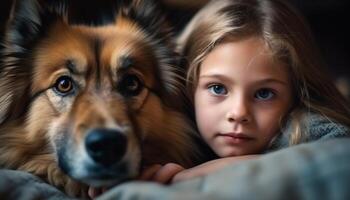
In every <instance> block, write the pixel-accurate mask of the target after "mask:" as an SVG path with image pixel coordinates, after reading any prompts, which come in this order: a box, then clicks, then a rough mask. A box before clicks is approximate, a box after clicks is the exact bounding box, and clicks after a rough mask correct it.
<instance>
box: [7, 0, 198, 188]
mask: <svg viewBox="0 0 350 200" xmlns="http://www.w3.org/2000/svg"><path fill="white" fill-rule="evenodd" d="M69 2H71V3H69ZM76 2H78V1H66V2H65V1H41V0H20V1H18V2H17V4H16V5H15V6H14V8H13V12H12V15H11V19H10V21H9V23H8V28H7V32H6V35H5V39H6V40H5V48H4V52H3V64H2V65H1V74H0V81H1V83H0V123H1V126H0V140H1V141H0V143H1V144H0V146H1V147H0V148H2V149H1V150H2V152H5V153H2V154H3V155H1V156H0V164H1V165H3V166H8V167H12V168H18V169H23V170H26V171H30V172H33V173H37V174H39V175H40V176H44V177H46V178H48V179H49V181H50V182H53V183H54V184H55V181H57V180H54V179H55V177H52V176H54V175H52V174H51V175H50V170H51V171H55V170H53V169H56V166H59V167H60V169H61V170H63V171H64V172H65V173H66V174H67V175H68V176H70V177H72V178H73V179H75V180H78V181H81V182H84V183H86V184H89V185H93V186H101V185H109V184H114V183H115V182H118V181H121V180H124V179H128V178H132V177H135V176H136V175H137V174H138V173H139V169H140V166H141V165H142V164H141V163H143V164H145V165H147V164H152V163H165V162H178V163H180V164H182V165H186V166H189V165H191V159H193V157H192V155H193V154H195V152H196V150H195V145H194V143H193V142H192V139H191V137H193V131H192V129H191V127H190V126H189V125H188V122H187V120H186V117H184V115H183V114H182V113H181V112H179V110H180V108H181V102H183V98H182V94H183V91H182V90H183V83H182V81H183V74H182V72H181V70H180V68H178V67H177V66H176V64H177V63H176V62H177V61H176V55H175V54H174V53H173V51H172V50H171V48H172V44H171V42H170V36H169V29H168V28H167V26H166V24H165V22H164V18H163V16H162V15H160V14H159V10H158V8H157V5H156V4H155V2H153V1H150V0H145V1H142V0H135V1H125V2H121V1H115V2H113V1H111V2H110V4H108V5H100V4H98V5H97V4H96V5H94V4H93V3H92V2H99V1H82V4H81V5H79V4H77V3H76ZM107 2H109V1H107ZM84 4H88V5H84ZM79 6H80V8H78V7H79ZM75 7H77V9H80V12H78V11H77V10H75V9H74V8H75ZM91 8H93V9H94V10H92V9H91ZM84 9H85V10H84ZM89 9H90V10H89ZM82 10H83V11H84V12H86V13H88V12H89V11H91V13H94V14H91V13H90V14H91V15H89V14H86V16H85V17H82V16H84V15H83V14H82V13H81V12H83V11H82ZM93 11H94V12H93ZM84 12H83V13H84ZM38 168H40V170H39V169H38ZM57 169H58V167H57ZM47 176H49V177H47ZM51 179H53V180H51Z"/></svg>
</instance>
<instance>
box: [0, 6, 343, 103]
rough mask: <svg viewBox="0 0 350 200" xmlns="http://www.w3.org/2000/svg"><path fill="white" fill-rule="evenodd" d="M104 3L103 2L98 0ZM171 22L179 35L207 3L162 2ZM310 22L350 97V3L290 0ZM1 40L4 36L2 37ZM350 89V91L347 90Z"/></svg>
mask: <svg viewBox="0 0 350 200" xmlns="http://www.w3.org/2000/svg"><path fill="white" fill-rule="evenodd" d="M12 1H13V0H1V3H0V33H2V32H3V30H4V26H5V22H6V19H7V17H8V14H9V11H10V7H11V3H12ZM96 1H104V0H96ZM162 1H164V3H165V10H166V11H167V12H168V14H169V19H170V21H171V22H172V24H173V25H174V26H175V31H176V32H180V31H181V29H182V28H183V26H184V25H185V24H186V23H187V22H188V20H189V19H190V18H191V16H192V15H193V14H195V13H196V11H197V10H198V9H199V8H200V7H201V6H203V5H204V4H205V3H206V2H207V1H208V0H162ZM287 1H290V2H291V3H292V4H294V5H295V7H297V8H298V9H299V10H300V11H301V13H302V14H303V15H304V16H305V18H306V19H307V21H308V22H309V24H310V26H311V29H312V31H313V34H314V36H315V39H316V41H317V44H318V46H319V48H320V50H321V55H322V56H323V58H324V60H325V62H326V64H327V66H328V67H329V71H330V74H331V75H332V76H333V77H334V78H337V81H338V82H337V83H338V84H339V87H340V88H341V89H343V90H344V91H343V92H344V93H347V94H346V95H347V96H348V97H350V94H349V93H350V91H349V83H350V82H349V80H350V67H349V65H350V42H349V41H350V31H349V27H348V26H349V25H350V23H349V21H350V6H349V0H316V1H312V0H287ZM0 37H1V34H0ZM347 90H348V91H347Z"/></svg>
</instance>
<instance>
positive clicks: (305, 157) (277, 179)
mask: <svg viewBox="0 0 350 200" xmlns="http://www.w3.org/2000/svg"><path fill="white" fill-rule="evenodd" d="M349 185H350V139H349V138H343V139H331V140H326V141H322V140H320V141H316V142H312V143H307V144H302V145H297V146H294V147H289V148H286V149H283V150H280V151H277V152H274V153H269V154H266V155H264V156H262V157H261V158H259V159H256V160H250V161H243V162H241V163H239V164H232V165H231V166H228V167H226V168H224V169H222V170H220V171H218V172H216V173H213V174H210V175H208V176H205V177H199V178H196V179H193V180H190V181H185V182H180V183H177V184H173V185H170V186H164V185H159V184H156V183H145V182H138V181H133V182H129V183H124V184H121V185H119V186H116V187H114V188H112V189H111V190H109V191H108V192H106V193H105V194H103V195H102V196H100V197H99V198H98V199H97V200H112V199H120V200H126V199H132V200H137V199H140V200H141V199H143V200H146V199H149V200H158V199H159V200H163V199H174V200H175V199H176V200H178V199H198V200H199V199H200V200H209V199H210V200H212V199H240V200H244V199H249V200H252V199H268V200H273V199H287V200H288V199H290V200H295V199H310V200H320V199H332V200H333V199H344V200H345V199H350V190H349ZM0 199H2V200H36V199H50V200H51V199H52V200H54V199H62V200H72V199H71V198H68V197H66V196H64V194H62V193H61V192H59V191H58V190H56V189H55V188H53V187H51V186H49V185H47V184H45V183H43V182H41V181H40V180H39V179H38V178H36V177H34V176H32V175H30V174H27V173H23V172H19V171H10V170H0Z"/></svg>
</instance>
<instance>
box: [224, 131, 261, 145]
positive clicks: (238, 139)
mask: <svg viewBox="0 0 350 200" xmlns="http://www.w3.org/2000/svg"><path fill="white" fill-rule="evenodd" d="M218 136H220V137H223V138H226V140H228V141H229V142H232V143H235V144H239V143H243V142H248V141H251V140H253V139H254V138H252V137H250V136H248V135H246V134H243V133H220V134H218Z"/></svg>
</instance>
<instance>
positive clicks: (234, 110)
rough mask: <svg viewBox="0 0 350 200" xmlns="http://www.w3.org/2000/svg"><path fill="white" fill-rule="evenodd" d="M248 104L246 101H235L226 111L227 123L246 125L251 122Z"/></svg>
mask: <svg viewBox="0 0 350 200" xmlns="http://www.w3.org/2000/svg"><path fill="white" fill-rule="evenodd" d="M248 104H249V103H248V102H247V100H245V99H243V98H241V99H235V100H233V102H232V104H231V106H230V108H228V111H227V116H226V118H227V120H228V121H229V122H238V123H247V122H249V121H251V119H250V118H251V117H250V114H249V105H248Z"/></svg>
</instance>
